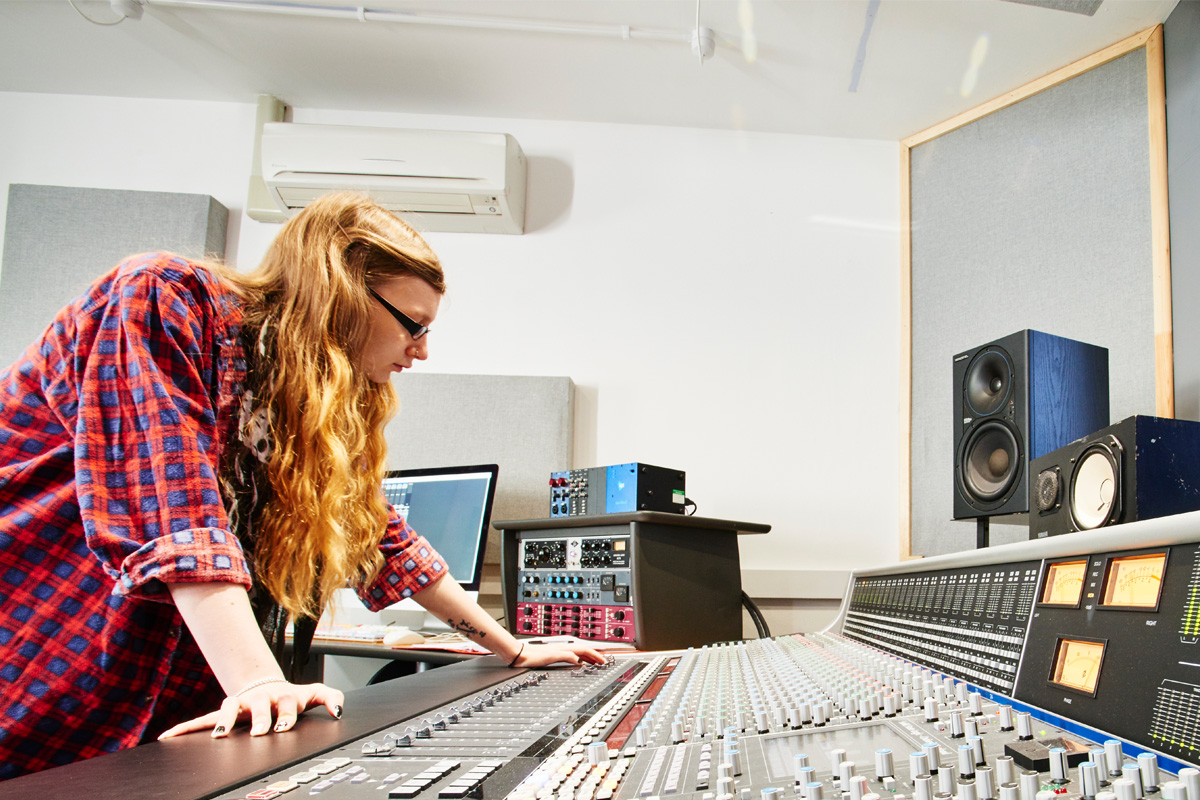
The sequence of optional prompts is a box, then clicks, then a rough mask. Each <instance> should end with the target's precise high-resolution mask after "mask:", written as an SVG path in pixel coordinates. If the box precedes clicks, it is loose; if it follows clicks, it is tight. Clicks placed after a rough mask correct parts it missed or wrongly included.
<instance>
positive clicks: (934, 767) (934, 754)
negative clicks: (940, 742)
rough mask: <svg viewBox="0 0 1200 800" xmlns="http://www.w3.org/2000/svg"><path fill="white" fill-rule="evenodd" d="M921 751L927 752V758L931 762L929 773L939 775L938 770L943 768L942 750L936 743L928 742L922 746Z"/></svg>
mask: <svg viewBox="0 0 1200 800" xmlns="http://www.w3.org/2000/svg"><path fill="white" fill-rule="evenodd" d="M921 749H922V750H923V751H924V752H925V757H926V759H928V762H929V769H928V770H927V771H928V772H929V774H930V775H937V774H938V769H939V768H940V767H941V766H942V760H941V758H940V755H941V750H940V749H939V748H938V746H937V744H935V743H934V742H926V743H925V744H923V745H921Z"/></svg>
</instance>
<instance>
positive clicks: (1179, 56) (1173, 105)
mask: <svg viewBox="0 0 1200 800" xmlns="http://www.w3.org/2000/svg"><path fill="white" fill-rule="evenodd" d="M1197 42H1200V3H1197V2H1185V3H1180V4H1179V5H1177V6H1175V10H1174V11H1172V12H1171V16H1169V17H1167V22H1166V24H1165V25H1164V26H1163V52H1164V54H1165V60H1166V71H1167V182H1168V186H1169V190H1170V195H1171V294H1172V296H1173V300H1172V306H1173V307H1174V309H1175V312H1176V313H1175V315H1174V322H1175V325H1174V333H1175V417H1176V418H1177V419H1191V420H1200V315H1198V314H1196V313H1195V311H1194V307H1195V304H1196V301H1197V299H1198V298H1200V225H1198V224H1197V223H1196V221H1197V220H1200V48H1198V47H1196V43H1197Z"/></svg>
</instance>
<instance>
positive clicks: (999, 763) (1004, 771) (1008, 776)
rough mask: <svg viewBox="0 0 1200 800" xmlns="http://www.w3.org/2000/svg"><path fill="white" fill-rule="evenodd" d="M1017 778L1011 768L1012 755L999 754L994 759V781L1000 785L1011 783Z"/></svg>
mask: <svg viewBox="0 0 1200 800" xmlns="http://www.w3.org/2000/svg"><path fill="white" fill-rule="evenodd" d="M1016 779H1017V777H1016V773H1015V772H1014V770H1013V760H1012V756H1000V757H999V758H997V759H996V783H998V784H1000V786H1001V787H1003V786H1004V784H1006V783H1013V782H1015V781H1016Z"/></svg>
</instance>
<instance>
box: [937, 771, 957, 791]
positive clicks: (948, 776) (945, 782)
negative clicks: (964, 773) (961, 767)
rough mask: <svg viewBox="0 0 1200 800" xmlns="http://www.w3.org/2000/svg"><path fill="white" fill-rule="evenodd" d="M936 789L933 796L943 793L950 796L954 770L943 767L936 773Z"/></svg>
mask: <svg viewBox="0 0 1200 800" xmlns="http://www.w3.org/2000/svg"><path fill="white" fill-rule="evenodd" d="M937 782H938V790H937V791H936V792H934V794H933V796H934V797H935V798H936V797H937V796H938V795H939V794H944V795H946V797H950V796H951V795H953V794H954V770H952V769H943V770H941V771H940V772H938V774H937Z"/></svg>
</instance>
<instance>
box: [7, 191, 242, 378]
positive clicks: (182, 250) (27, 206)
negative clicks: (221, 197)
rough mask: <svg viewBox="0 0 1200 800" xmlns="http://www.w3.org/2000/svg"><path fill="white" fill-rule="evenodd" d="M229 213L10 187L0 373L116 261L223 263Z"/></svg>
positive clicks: (203, 202) (196, 202) (175, 202)
mask: <svg viewBox="0 0 1200 800" xmlns="http://www.w3.org/2000/svg"><path fill="white" fill-rule="evenodd" d="M228 220H229V212H228V210H227V209H226V208H225V207H224V206H223V205H221V204H220V203H218V202H217V201H216V200H214V199H213V198H211V197H209V196H208V195H199V194H175V193H171V192H136V191H128V190H115V189H79V188H72V187H67V186H33V185H28V184H19V183H14V184H11V185H10V186H9V189H8V214H7V221H6V222H5V228H4V262H3V267H2V268H0V370H3V369H6V368H7V367H8V366H9V365H10V364H12V363H13V362H14V361H16V359H17V358H18V357H19V356H20V355H21V353H22V352H24V350H25V348H26V347H28V346H29V345H30V344H31V343H32V342H33V341H34V340H35V339H37V338H38V337H39V336H41V334H42V332H43V331H45V329H46V326H47V325H48V324H49V323H50V320H51V319H53V317H54V315H55V314H56V313H57V312H58V310H59V309H60V308H62V307H63V306H65V305H66V304H67V303H69V302H71V301H72V300H74V299H75V298H76V297H78V296H79V295H80V294H82V293H83V291H84V290H85V289H87V287H88V285H89V284H91V283H92V281H94V280H95V279H96V278H97V277H99V276H100V275H101V274H103V273H104V272H106V271H107V270H109V269H111V268H112V267H113V266H115V265H116V264H117V262H119V261H120V260H121V259H123V258H125V257H126V256H129V255H133V254H135V253H144V252H147V251H150V250H169V251H171V252H174V253H179V254H180V255H183V256H188V257H192V258H205V257H215V258H218V259H221V258H224V255H225V231H226V227H227V224H228Z"/></svg>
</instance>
